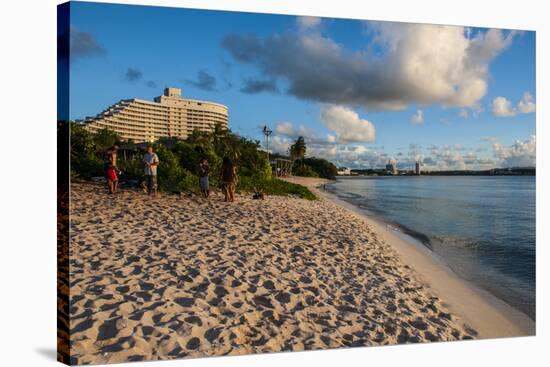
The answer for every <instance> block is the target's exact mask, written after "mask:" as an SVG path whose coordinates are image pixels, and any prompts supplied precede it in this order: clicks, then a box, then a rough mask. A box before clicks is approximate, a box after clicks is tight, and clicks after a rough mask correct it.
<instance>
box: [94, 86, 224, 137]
mask: <svg viewBox="0 0 550 367" xmlns="http://www.w3.org/2000/svg"><path fill="white" fill-rule="evenodd" d="M84 124H85V128H86V129H87V130H89V131H92V132H96V131H98V130H101V129H104V128H108V129H110V130H113V131H114V132H116V133H117V134H118V135H120V137H121V138H123V139H132V140H133V141H134V142H148V141H154V140H157V139H159V138H161V137H174V138H182V139H185V138H187V137H188V136H189V135H190V134H191V133H192V132H193V130H200V131H210V130H212V129H213V128H214V126H215V125H216V124H221V125H223V126H224V127H226V128H227V127H228V109H227V107H226V106H224V105H221V104H218V103H214V102H208V101H197V100H193V99H185V98H183V97H182V96H181V89H179V88H165V89H164V94H163V95H162V96H159V97H156V98H155V99H154V101H146V100H142V99H136V98H133V99H123V100H121V101H119V102H117V103H115V104H114V105H112V106H110V107H108V108H107V109H106V110H104V111H103V112H101V113H100V114H98V115H97V116H95V117H92V118H87V119H86V120H85V121H84Z"/></svg>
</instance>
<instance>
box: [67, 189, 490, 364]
mask: <svg viewBox="0 0 550 367" xmlns="http://www.w3.org/2000/svg"><path fill="white" fill-rule="evenodd" d="M71 190H72V192H71V249H70V251H71V253H70V256H71V258H70V275H71V278H70V293H71V304H70V306H71V307H70V316H71V321H70V329H71V336H70V339H71V343H72V347H71V351H70V353H71V356H72V357H73V362H78V363H108V362H123V361H128V360H155V359H169V358H183V357H201V356H212V355H226V354H229V355H235V354H246V353H264V352H277V351H299V350H309V349H325V348H338V347H349V346H369V345H386V344H396V343H418V342H426V341H446V340H461V339H471V338H477V337H479V336H480V335H481V336H485V335H489V334H478V330H477V327H478V326H476V325H474V323H475V322H477V321H476V319H474V318H471V319H468V318H466V317H463V316H461V315H460V311H461V309H460V308H458V307H457V306H456V305H455V303H453V304H452V307H453V308H452V310H451V308H450V307H447V306H446V305H445V303H448V302H449V301H448V300H447V299H446V298H445V297H443V296H444V295H445V294H444V293H439V292H438V291H437V289H436V288H435V287H434V288H431V287H428V286H427V283H426V282H425V279H422V278H423V277H422V274H419V273H418V272H416V271H415V270H414V269H412V268H411V266H409V265H407V263H406V261H407V260H408V259H407V256H403V253H400V252H399V249H398V247H396V246H395V245H394V243H393V242H394V239H391V238H389V237H388V238H386V237H385V236H386V234H383V233H382V231H380V229H379V228H377V227H376V226H375V225H374V223H370V222H366V221H365V218H364V217H361V216H359V215H357V214H356V213H354V212H351V211H350V210H348V209H346V208H343V207H341V206H339V205H336V204H334V203H333V202H331V201H329V200H326V199H321V200H317V201H308V200H303V199H297V198H288V197H277V196H270V197H267V198H266V200H251V199H250V198H249V197H248V196H247V197H243V196H241V195H239V196H238V197H237V199H236V202H235V203H224V202H222V197H221V194H219V193H218V194H216V195H214V197H213V198H212V199H211V200H210V201H209V202H207V201H205V200H204V199H202V198H198V197H193V198H189V197H183V198H178V197H177V196H174V195H160V196H159V197H158V198H156V199H152V198H150V197H148V196H146V195H144V194H143V193H141V192H139V191H124V190H123V191H121V192H120V193H119V194H117V195H115V196H109V195H107V194H106V193H105V188H104V187H103V186H100V185H94V184H80V183H75V184H73V185H72V186H71ZM449 304H450V305H451V303H449ZM455 311H456V312H455ZM464 315H465V316H468V315H467V314H464ZM467 323H470V325H466V324H467ZM479 326H483V325H482V324H480V325H479ZM484 333H485V331H484ZM499 336H500V335H499Z"/></svg>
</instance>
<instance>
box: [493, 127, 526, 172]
mask: <svg viewBox="0 0 550 367" xmlns="http://www.w3.org/2000/svg"><path fill="white" fill-rule="evenodd" d="M493 150H494V155H495V157H496V158H498V159H499V160H500V162H501V166H502V167H535V166H536V160H537V159H536V158H537V157H536V150H537V144H536V136H535V135H532V136H531V137H529V139H527V140H524V141H521V140H517V141H516V142H515V143H514V144H512V145H511V146H504V145H502V144H500V143H494V144H493Z"/></svg>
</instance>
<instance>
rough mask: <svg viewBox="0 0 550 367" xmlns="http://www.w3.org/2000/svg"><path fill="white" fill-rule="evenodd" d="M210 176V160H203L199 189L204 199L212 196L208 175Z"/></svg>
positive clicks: (200, 164)
mask: <svg viewBox="0 0 550 367" xmlns="http://www.w3.org/2000/svg"><path fill="white" fill-rule="evenodd" d="M209 174H210V164H209V163H208V159H206V158H203V159H201V161H200V163H199V187H200V189H201V194H202V196H203V197H205V198H208V197H209V196H210V188H209V185H208V175H209Z"/></svg>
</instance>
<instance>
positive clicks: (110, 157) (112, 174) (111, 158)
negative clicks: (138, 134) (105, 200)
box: [105, 144, 119, 194]
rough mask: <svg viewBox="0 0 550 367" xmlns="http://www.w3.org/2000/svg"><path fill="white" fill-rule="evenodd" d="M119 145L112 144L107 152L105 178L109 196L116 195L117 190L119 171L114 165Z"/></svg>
mask: <svg viewBox="0 0 550 367" xmlns="http://www.w3.org/2000/svg"><path fill="white" fill-rule="evenodd" d="M118 149H119V145H118V144H114V145H113V146H112V147H111V148H110V149H109V150H108V151H107V162H106V164H105V167H106V168H105V178H106V179H107V188H108V189H109V194H116V192H117V189H118V176H119V170H118V168H117V165H116V163H117V162H116V161H117V155H118Z"/></svg>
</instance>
